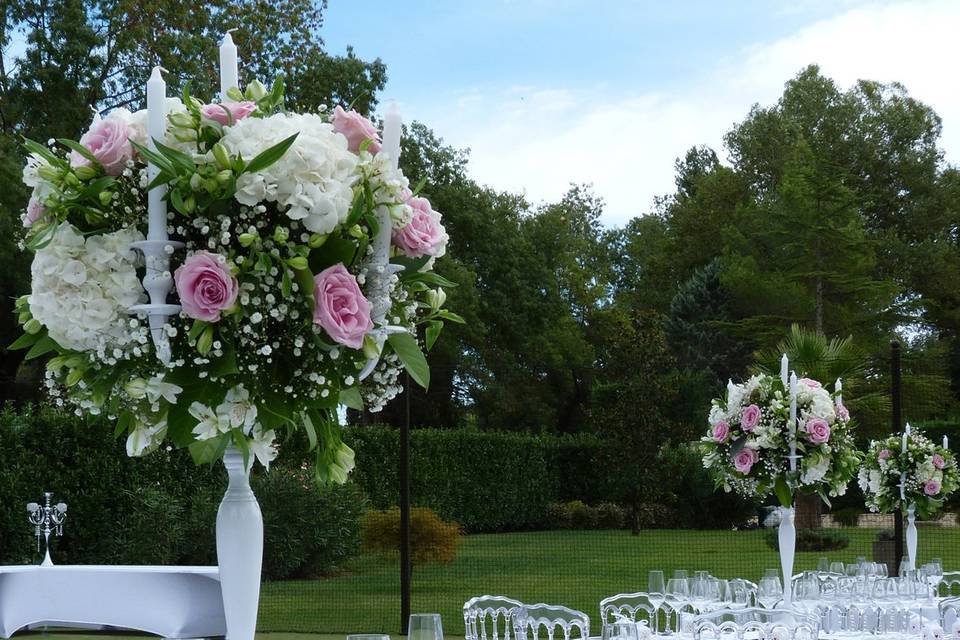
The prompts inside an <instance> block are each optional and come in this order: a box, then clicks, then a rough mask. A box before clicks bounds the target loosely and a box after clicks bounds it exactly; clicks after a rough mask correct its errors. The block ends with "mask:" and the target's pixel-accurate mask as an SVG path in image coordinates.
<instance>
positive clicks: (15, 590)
mask: <svg viewBox="0 0 960 640" xmlns="http://www.w3.org/2000/svg"><path fill="white" fill-rule="evenodd" d="M38 624H47V625H50V626H70V625H71V624H72V625H74V626H79V627H88V628H89V627H90V626H94V627H114V628H119V629H133V630H138V631H145V632H147V633H154V634H156V635H159V636H163V637H165V638H200V637H209V636H223V635H226V622H225V621H224V616H223V600H222V599H221V594H220V574H219V571H218V569H217V567H152V566H142V567H140V566H92V565H91V566H87V565H63V566H53V567H40V566H14V567H0V637H3V638H9V637H10V636H11V635H12V634H13V633H14V632H15V631H17V630H19V629H23V628H25V627H28V626H31V625H38Z"/></svg>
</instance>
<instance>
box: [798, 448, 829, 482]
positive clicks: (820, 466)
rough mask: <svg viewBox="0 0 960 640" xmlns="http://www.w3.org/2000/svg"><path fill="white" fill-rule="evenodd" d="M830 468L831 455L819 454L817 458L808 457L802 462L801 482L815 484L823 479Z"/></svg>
mask: <svg viewBox="0 0 960 640" xmlns="http://www.w3.org/2000/svg"><path fill="white" fill-rule="evenodd" d="M829 470H830V456H829V455H822V456H818V457H817V458H816V460H813V459H807V460H804V461H803V463H802V468H801V472H800V483H801V484H815V483H817V482H820V481H821V480H823V478H824V476H826V475H827V471H829Z"/></svg>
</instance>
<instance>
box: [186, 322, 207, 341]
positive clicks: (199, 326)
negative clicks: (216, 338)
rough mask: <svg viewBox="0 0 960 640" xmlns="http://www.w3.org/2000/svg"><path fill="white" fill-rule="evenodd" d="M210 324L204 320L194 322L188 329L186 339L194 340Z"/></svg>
mask: <svg viewBox="0 0 960 640" xmlns="http://www.w3.org/2000/svg"><path fill="white" fill-rule="evenodd" d="M208 324H210V323H209V322H207V321H205V320H194V321H193V326H192V327H190V331H189V332H188V333H187V338H188V339H190V340H196V339H197V337H198V336H199V335H200V333H201V332H203V330H204V329H206V328H207V325H208Z"/></svg>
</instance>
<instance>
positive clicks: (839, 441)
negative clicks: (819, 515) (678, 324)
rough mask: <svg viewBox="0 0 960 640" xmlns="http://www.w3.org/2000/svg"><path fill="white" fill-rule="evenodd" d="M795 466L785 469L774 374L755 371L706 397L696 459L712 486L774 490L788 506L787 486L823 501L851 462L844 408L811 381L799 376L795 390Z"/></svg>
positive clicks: (744, 491) (752, 492)
mask: <svg viewBox="0 0 960 640" xmlns="http://www.w3.org/2000/svg"><path fill="white" fill-rule="evenodd" d="M796 407H797V425H796V432H795V433H796V437H795V441H796V454H795V455H796V456H797V466H796V471H791V469H790V462H789V456H790V453H791V450H790V443H791V440H793V438H792V437H791V429H790V398H789V392H788V390H787V389H785V388H784V385H783V383H782V382H781V380H780V379H779V378H775V377H772V376H769V375H755V376H753V377H751V378H750V379H749V380H747V381H746V382H744V383H742V384H732V383H731V384H730V385H729V386H728V388H727V397H726V398H725V399H724V398H721V399H715V400H713V403H712V406H711V408H710V415H709V423H710V428H709V432H708V433H707V435H706V436H705V437H703V438H702V439H701V449H702V453H703V465H704V467H706V468H707V469H709V470H710V472H711V474H712V476H713V478H714V480H715V482H716V485H717V486H718V487H723V489H724V490H725V491H736V492H737V493H739V494H741V495H743V496H746V497H756V498H760V497H765V496H769V495H771V494H774V493H775V494H776V496H777V498H778V499H779V501H780V503H781V504H782V505H783V506H791V505H792V503H793V495H794V492H795V491H797V490H799V491H802V492H804V493H817V494H819V495H821V496H822V497H823V498H824V499H825V500H826V499H827V497H828V496H839V495H843V494H844V493H845V492H846V488H847V484H848V483H849V482H850V480H851V479H852V478H853V476H854V474H855V473H856V470H857V466H858V464H859V456H858V454H857V451H856V448H855V444H854V440H853V434H852V424H851V421H850V413H849V412H848V411H847V409H846V407H845V406H844V405H843V404H842V402H840V401H837V400H836V399H835V398H834V396H833V395H831V394H830V392H828V391H827V390H826V389H825V388H823V386H822V385H821V384H820V383H819V382H817V381H816V380H811V379H808V378H801V379H800V380H799V383H798V385H797V393H796Z"/></svg>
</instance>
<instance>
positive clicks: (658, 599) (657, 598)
mask: <svg viewBox="0 0 960 640" xmlns="http://www.w3.org/2000/svg"><path fill="white" fill-rule="evenodd" d="M666 591H667V590H666V587H665V586H664V582H663V571H651V572H650V573H648V574H647V596H648V597H649V598H650V604H651V605H653V608H654V612H656V610H657V609H659V608H660V607H662V606H663V601H664V597H665V595H666Z"/></svg>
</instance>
